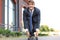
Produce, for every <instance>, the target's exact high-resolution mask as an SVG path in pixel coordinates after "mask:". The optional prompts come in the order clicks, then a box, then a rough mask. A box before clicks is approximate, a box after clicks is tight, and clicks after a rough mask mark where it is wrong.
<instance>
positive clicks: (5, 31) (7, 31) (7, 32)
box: [2, 29, 11, 37]
mask: <svg viewBox="0 0 60 40" xmlns="http://www.w3.org/2000/svg"><path fill="white" fill-rule="evenodd" d="M10 32H11V31H10V30H8V29H7V30H4V31H3V33H2V35H4V36H6V37H9V36H10Z"/></svg>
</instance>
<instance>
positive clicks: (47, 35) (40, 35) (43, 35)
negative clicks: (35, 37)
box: [39, 33, 48, 36]
mask: <svg viewBox="0 0 60 40" xmlns="http://www.w3.org/2000/svg"><path fill="white" fill-rule="evenodd" d="M39 36H48V34H41V33H40V34H39Z"/></svg>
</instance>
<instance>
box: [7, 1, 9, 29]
mask: <svg viewBox="0 0 60 40" xmlns="http://www.w3.org/2000/svg"><path fill="white" fill-rule="evenodd" d="M7 24H8V25H9V0H7ZM8 25H7V29H9V26H8Z"/></svg>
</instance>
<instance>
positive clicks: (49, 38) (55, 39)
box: [15, 36, 60, 40]
mask: <svg viewBox="0 0 60 40" xmlns="http://www.w3.org/2000/svg"><path fill="white" fill-rule="evenodd" d="M15 40H27V38H18V39H15ZM39 40H60V36H42V37H39Z"/></svg>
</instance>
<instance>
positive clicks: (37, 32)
mask: <svg viewBox="0 0 60 40" xmlns="http://www.w3.org/2000/svg"><path fill="white" fill-rule="evenodd" d="M38 34H39V29H36V32H34V35H35V37H38Z"/></svg>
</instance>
